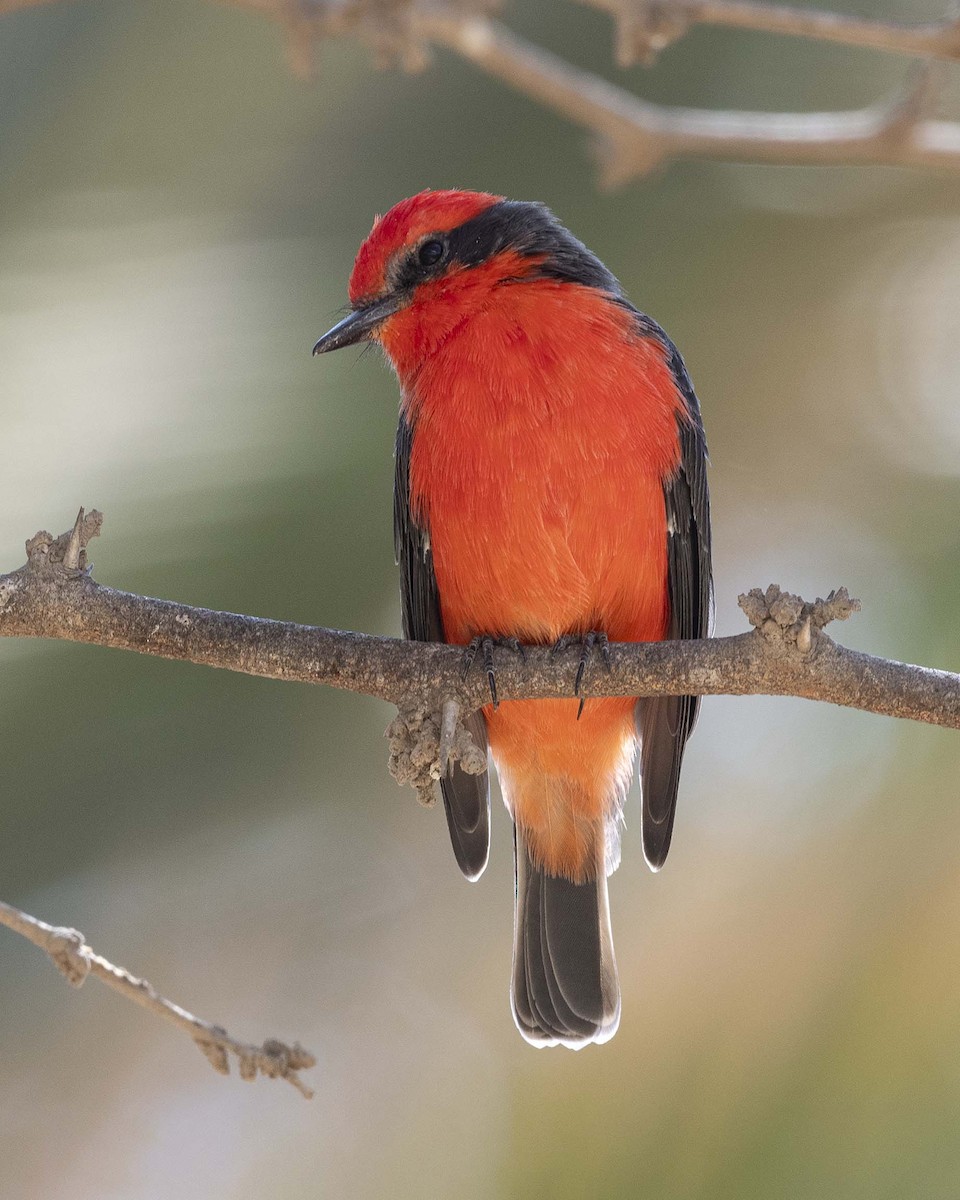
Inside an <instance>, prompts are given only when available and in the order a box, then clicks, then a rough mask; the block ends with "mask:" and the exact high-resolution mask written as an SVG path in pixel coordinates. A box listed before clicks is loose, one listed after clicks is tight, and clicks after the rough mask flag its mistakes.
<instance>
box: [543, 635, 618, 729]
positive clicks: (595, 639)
mask: <svg viewBox="0 0 960 1200" xmlns="http://www.w3.org/2000/svg"><path fill="white" fill-rule="evenodd" d="M572 645H579V646H580V659H579V661H578V663H577V674H576V677H575V679H574V681H573V694H574V695H575V696H579V697H580V707H579V708H578V709H577V720H578V721H579V720H580V718H581V716H582V715H583V706H584V704H586V697H585V696H584V695H582V694H581V690H580V689H581V687H582V685H583V676H584V672H585V671H586V669H587V663H588V661H589V659H590V654H591V652H592V651H593V649H594V647H596V649H597V650H599V651H600V658H601V660H602V661H603V665H604V666H605V667H606V668H607V670H608V671H609V670H611V664H610V639H609V638H608V637H607V635H606V634H605V633H603V632H602V631H601V630H598V629H591V630H588V631H587V632H586V633H583V634H570V633H566V634H564V635H563V636H562V637H559V638H557V640H556V642H555V643H554V647H553V653H554V654H556V653H557V651H559V650H566V648H567V647H568V646H572Z"/></svg>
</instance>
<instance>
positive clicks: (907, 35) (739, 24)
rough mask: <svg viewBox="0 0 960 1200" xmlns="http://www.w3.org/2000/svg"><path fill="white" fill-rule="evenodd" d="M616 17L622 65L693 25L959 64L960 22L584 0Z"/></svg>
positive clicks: (710, 0) (751, 1)
mask: <svg viewBox="0 0 960 1200" xmlns="http://www.w3.org/2000/svg"><path fill="white" fill-rule="evenodd" d="M580 3H581V4H588V5H590V6H591V7H592V8H599V9H603V10H604V11H605V12H608V13H610V14H611V16H613V18H614V20H615V22H616V26H617V60H618V62H619V63H620V65H621V66H625V67H626V66H631V65H632V64H633V63H634V62H637V61H640V62H650V61H651V59H652V58H653V57H654V56H655V55H656V54H657V53H659V52H660V51H661V50H663V49H665V48H666V47H667V46H669V45H670V44H671V43H672V42H675V41H676V40H677V39H678V38H680V37H682V36H683V35H684V34H685V33H686V32H687V31H688V30H689V29H690V28H691V27H692V26H694V25H724V26H727V27H728V28H732V29H749V30H753V31H754V32H756V33H776V34H781V35H783V36H786V37H802V38H811V39H813V40H815V41H820V42H834V43H838V44H840V45H843V46H861V47H863V48H864V49H868V50H886V51H890V52H891V53H893V54H906V55H912V56H915V57H918V58H938V59H946V60H947V61H957V60H960V20H958V19H957V17H955V16H950V17H945V18H944V19H943V20H941V21H921V22H913V21H892V20H877V19H875V18H871V17H859V16H852V15H849V14H847V13H834V12H824V11H823V10H822V9H816V8H797V7H795V6H794V5H790V4H761V3H757V2H756V0H580Z"/></svg>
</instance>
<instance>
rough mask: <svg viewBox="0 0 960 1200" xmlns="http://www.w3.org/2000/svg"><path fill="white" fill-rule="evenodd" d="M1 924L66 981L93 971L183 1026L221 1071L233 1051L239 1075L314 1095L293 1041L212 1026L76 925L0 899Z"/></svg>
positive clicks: (309, 1063) (226, 1070)
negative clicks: (52, 921)
mask: <svg viewBox="0 0 960 1200" xmlns="http://www.w3.org/2000/svg"><path fill="white" fill-rule="evenodd" d="M0 925H6V927H7V928H8V929H12V930H13V932H14V933H19V934H20V935H21V936H22V937H25V938H26V939H27V940H28V941H30V942H33V944H34V945H35V946H38V947H39V948H40V949H41V950H43V951H44V952H45V953H46V954H47V955H48V956H49V958H50V960H51V962H52V963H53V964H54V966H55V967H56V968H57V970H59V971H60V972H61V973H62V974H63V975H64V976H65V977H66V979H67V982H68V983H70V984H71V986H73V987H80V986H81V985H82V984H83V982H84V981H85V980H86V978H87V976H88V975H94V976H96V978H97V979H99V980H101V982H103V983H105V984H106V985H107V987H110V988H113V990H114V991H115V992H119V993H120V995H121V996H124V997H125V998H126V999H127V1000H132V1001H133V1002H134V1003H135V1004H139V1005H141V1006H142V1007H143V1008H146V1009H148V1010H149V1011H150V1012H152V1013H155V1014H156V1015H157V1016H158V1017H162V1018H163V1019H164V1020H165V1021H169V1022H170V1023H171V1024H172V1025H176V1026H177V1028H178V1029H182V1030H183V1031H184V1032H185V1033H187V1034H189V1035H190V1037H191V1038H192V1039H193V1041H194V1042H195V1043H196V1044H197V1046H199V1048H200V1049H201V1050H202V1051H203V1054H204V1055H205V1056H206V1058H207V1060H208V1061H209V1062H210V1064H211V1065H212V1066H213V1068H214V1070H216V1071H219V1072H220V1074H221V1075H229V1074H230V1055H231V1054H233V1055H235V1056H236V1058H237V1062H238V1066H239V1073H240V1078H241V1079H246V1080H253V1079H256V1078H257V1076H258V1075H264V1076H266V1077H267V1078H268V1079H286V1080H287V1082H288V1083H290V1084H292V1085H293V1086H294V1087H295V1088H296V1089H297V1091H298V1092H299V1093H300V1094H301V1095H302V1096H303V1097H304V1098H305V1099H307V1100H309V1099H311V1098H312V1097H313V1092H312V1091H311V1089H310V1088H308V1087H307V1085H306V1084H305V1083H304V1082H303V1080H302V1079H301V1078H300V1075H299V1072H300V1071H303V1070H306V1069H307V1068H308V1067H314V1066H316V1059H315V1058H314V1056H313V1055H312V1054H311V1053H310V1052H309V1051H308V1050H304V1049H303V1047H302V1046H301V1045H300V1044H299V1043H298V1042H295V1043H294V1044H293V1045H292V1046H288V1045H286V1044H285V1043H284V1042H278V1041H276V1040H274V1039H272V1038H270V1039H268V1040H267V1041H265V1042H264V1043H263V1045H262V1046H251V1045H248V1044H247V1043H246V1042H238V1041H237V1040H236V1038H233V1037H231V1036H230V1034H228V1033H227V1031H226V1030H225V1029H222V1028H221V1027H220V1026H219V1025H211V1024H210V1022H209V1021H204V1020H202V1019H201V1018H200V1017H195V1016H194V1015H193V1013H189V1012H187V1010H186V1009H185V1008H181V1007H180V1005H179V1004H174V1003H173V1001H171V1000H167V999H166V998H165V997H164V996H161V995H160V993H159V992H158V991H157V990H156V989H155V988H154V987H153V986H152V984H150V983H148V982H147V980H145V979H138V978H137V977H136V975H131V974H130V972H129V971H126V970H124V968H123V967H116V966H114V965H113V963H111V962H108V961H107V960H106V959H105V958H102V957H101V956H100V955H99V954H96V953H94V951H93V950H91V949H90V947H89V946H88V945H87V943H86V939H85V938H84V936H83V934H82V933H79V932H78V931H77V930H76V929H67V928H64V927H62V926H56V925H48V924H47V923H46V921H38V920H37V918H36V917H31V916H28V915H27V914H26V913H24V912H21V911H20V910H19V909H18V908H14V907H13V906H12V905H9V904H4V903H3V902H2V901H0Z"/></svg>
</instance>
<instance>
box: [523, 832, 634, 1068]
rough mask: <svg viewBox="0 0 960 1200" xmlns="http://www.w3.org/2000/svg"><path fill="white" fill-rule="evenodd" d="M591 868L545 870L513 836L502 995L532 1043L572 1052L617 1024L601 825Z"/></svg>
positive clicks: (617, 1002)
mask: <svg viewBox="0 0 960 1200" xmlns="http://www.w3.org/2000/svg"><path fill="white" fill-rule="evenodd" d="M596 828H597V835H596V841H597V843H598V844H597V845H596V847H595V853H594V854H593V856H592V861H593V864H594V865H595V869H592V870H590V871H589V872H588V873H587V875H588V877H587V878H585V879H584V880H583V881H581V882H575V881H573V880H571V879H567V878H564V877H563V876H560V875H553V874H550V873H549V872H548V871H547V870H545V868H544V867H543V866H542V865H540V864H538V863H537V862H536V861H535V859H534V858H533V857H532V856H531V853H530V847H529V844H528V840H527V837H526V835H525V833H524V830H523V828H522V827H521V826H517V827H516V829H515V834H514V852H515V861H516V881H517V893H516V909H515V918H514V927H513V981H512V984H511V988H510V1001H511V1004H512V1006H513V1017H514V1020H515V1021H516V1023H517V1028H518V1029H519V1030H520V1032H521V1033H522V1034H523V1036H524V1038H526V1040H527V1041H528V1042H530V1043H531V1044H532V1045H534V1046H556V1045H562V1046H569V1047H570V1048H571V1049H574V1050H579V1049H580V1047H581V1046H586V1045H588V1044H589V1043H590V1042H605V1041H607V1040H608V1039H609V1038H611V1037H613V1035H614V1034H615V1033H616V1031H617V1026H618V1025H619V1023H620V984H619V981H618V979H617V964H616V962H615V960H614V957H613V935H612V933H611V930H610V909H609V905H608V902H607V873H606V870H605V863H604V845H603V841H604V837H603V829H602V824H601V823H600V822H598V823H597V826H596Z"/></svg>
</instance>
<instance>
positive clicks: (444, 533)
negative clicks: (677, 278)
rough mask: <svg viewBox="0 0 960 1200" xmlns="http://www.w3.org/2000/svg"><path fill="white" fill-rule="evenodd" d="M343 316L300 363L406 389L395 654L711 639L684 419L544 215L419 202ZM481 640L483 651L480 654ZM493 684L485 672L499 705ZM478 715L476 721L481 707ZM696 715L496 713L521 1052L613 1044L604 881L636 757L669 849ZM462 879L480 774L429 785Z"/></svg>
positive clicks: (482, 719) (476, 828)
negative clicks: (382, 358) (351, 365)
mask: <svg viewBox="0 0 960 1200" xmlns="http://www.w3.org/2000/svg"><path fill="white" fill-rule="evenodd" d="M349 293H350V302H351V306H352V308H351V312H350V314H349V315H348V316H347V317H345V318H344V319H343V320H342V321H340V322H339V324H337V325H335V326H334V327H333V328H332V329H331V330H330V331H329V332H328V333H326V334H325V335H324V336H323V337H322V338H321V339H320V340H319V341H318V342H317V344H316V346H315V347H314V353H315V354H320V353H324V352H325V351H328V350H336V349H339V348H340V347H341V346H350V345H353V344H354V343H357V342H361V341H366V340H371V339H372V340H374V341H376V342H379V344H380V345H381V347H382V348H383V350H384V351H385V352H386V355H387V358H388V359H389V360H390V362H391V364H392V365H393V368H394V370H395V371H396V374H397V377H398V379H399V381H400V389H401V404H400V425H399V429H398V432H397V444H396V491H395V502H394V525H395V535H396V550H397V558H398V561H399V564H400V572H401V599H402V610H403V629H404V634H405V635H406V636H407V637H408V638H412V639H415V640H418V641H445V642H451V643H458V644H462V645H464V646H471V644H472V653H476V651H477V647H478V646H479V647H480V649H482V651H483V660H484V661H485V662H486V663H487V665H488V667H489V666H490V663H491V660H492V650H491V646H492V645H493V644H494V643H495V642H498V641H500V642H507V643H509V644H510V645H513V646H514V647H516V646H517V644H518V643H528V644H529V643H540V644H554V643H557V642H563V643H566V642H569V641H570V640H576V641H579V642H580V643H581V644H582V647H583V651H582V657H581V667H580V670H579V671H578V680H577V688H576V689H575V690H576V691H579V678H580V676H581V675H582V668H583V663H584V662H585V661H586V656H587V654H588V653H590V652H591V648H593V650H594V652H597V653H603V652H604V651H605V649H606V640H607V639H608V638H609V639H610V640H611V641H622V642H641V641H658V640H661V639H663V638H698V637H701V636H704V635H705V634H706V633H707V624H708V620H709V609H710V587H711V585H710V509H709V499H708V495H707V480H706V463H707V450H706V443H705V440H704V433H703V426H702V423H701V419H700V409H699V405H698V403H697V398H696V395H695V394H694V391H693V386H692V384H691V382H690V377H689V375H688V374H687V371H686V368H685V366H684V364H683V359H682V358H681V357H680V354H679V352H678V351H677V349H676V347H675V346H674V345H673V343H672V342H671V341H670V339H669V338H668V337H667V335H666V334H665V333H664V332H663V330H662V329H661V328H660V327H659V325H657V324H656V323H655V322H654V321H652V320H651V319H650V318H649V317H647V316H644V315H643V313H640V312H638V311H637V309H635V308H634V307H633V306H632V305H631V304H630V302H629V301H628V300H627V298H626V297H625V295H624V293H623V290H622V288H621V286H620V284H619V283H618V282H617V280H616V279H615V278H614V277H613V275H612V274H611V273H610V272H609V271H608V270H607V268H606V267H605V266H604V265H603V263H601V262H600V260H599V259H598V258H596V257H595V256H594V255H593V254H591V253H590V251H589V250H587V248H586V247H585V246H584V245H583V244H582V243H581V242H579V241H578V240H577V239H576V238H575V237H574V236H573V235H572V234H571V233H570V232H568V230H566V229H565V228H564V227H563V225H561V224H560V222H559V221H558V220H557V218H556V217H555V216H554V215H553V213H551V212H550V210H549V209H547V208H546V207H544V206H543V205H541V204H532V203H523V202H519V201H515V200H506V199H504V198H503V197H501V196H493V195H488V194H485V193H482V192H466V191H426V192H421V193H420V194H419V195H417V196H413V197H411V198H410V199H407V200H402V201H401V202H400V203H399V204H397V205H396V206H395V207H394V208H392V209H391V210H390V211H389V212H388V213H387V214H386V215H385V216H383V217H379V218H377V220H376V221H375V222H374V226H373V229H372V231H371V232H370V235H369V236H368V237H367V239H366V241H365V242H364V243H363V245H362V246H361V247H360V250H359V253H358V254H357V258H356V262H355V264H354V267H353V273H352V275H351V277H350V289H349ZM478 639H479V640H478ZM492 683H493V676H492V671H491V684H492ZM495 699H496V697H495V694H494V696H493V700H494V701H495ZM698 706H699V698H698V697H696V696H681V697H662V698H656V699H641V700H637V699H629V698H627V699H600V698H597V699H590V700H588V701H587V702H586V704H585V706H584V705H583V704H582V702H581V701H579V700H578V699H577V698H576V696H575V695H574V696H572V697H571V698H570V699H565V700H521V701H505V702H504V703H503V704H500V705H499V706H498V705H497V704H496V703H495V702H492V703H490V704H488V705H487V706H486V707H485V708H484V709H483V710H482V712H480V713H477V714H475V715H474V716H473V717H471V718H470V721H469V728H470V730H471V732H472V733H473V736H474V739H475V740H476V741H477V743H478V744H479V745H480V746H481V747H486V746H487V744H488V743H489V748H490V751H491V752H492V754H493V758H494V761H495V762H496V765H497V770H498V773H499V776H500V782H501V786H502V790H503V794H504V798H505V800H506V804H507V807H508V809H509V811H510V813H511V815H512V817H513V821H514V825H515V837H514V844H515V858H516V910H515V911H516V917H515V923H514V949H513V980H512V986H511V1002H512V1006H513V1013H514V1018H515V1020H516V1023H517V1026H518V1027H519V1029H520V1032H521V1033H522V1034H523V1036H524V1037H525V1038H526V1039H527V1041H529V1042H532V1043H533V1044H535V1045H541V1046H542V1045H556V1044H558V1043H559V1044H562V1045H565V1046H571V1047H575V1048H578V1047H580V1046H583V1045H586V1044H587V1043H590V1042H603V1041H606V1040H607V1039H609V1038H610V1037H612V1036H613V1034H614V1032H615V1031H616V1028H617V1025H618V1023H619V1019H620V988H619V982H618V978H617V967H616V963H615V961H614V955H613V942H612V935H611V930H610V915H609V908H608V902H607V876H608V875H609V874H610V873H611V872H612V871H613V870H614V869H615V868H616V867H617V865H618V863H619V859H620V826H621V823H622V808H623V801H624V795H625V793H626V791H627V788H628V786H629V781H630V777H631V772H632V766H633V762H634V759H635V758H636V755H637V752H638V749H639V756H640V783H641V790H642V797H643V808H642V817H641V834H642V840H643V848H644V853H645V856H646V859H647V862H648V863H649V864H650V866H651V867H652V868H653V869H654V870H657V869H659V868H660V867H661V866H662V865H663V862H664V859H665V858H666V855H667V850H668V848H669V846H670V837H671V833H672V831H673V818H674V809H675V805H676V799H677V784H678V779H679V774H680V761H681V758H682V756H683V749H684V745H685V744H686V741H687V738H688V737H689V735H690V732H691V730H692V729H693V726H694V722H695V721H696V717H697V710H698ZM441 790H442V794H443V801H444V806H445V809H446V814H447V822H448V825H449V830H450V837H451V840H452V842H453V849H454V853H455V855H456V858H457V862H458V863H459V865H460V868H461V870H462V871H463V873H464V875H466V877H467V878H468V879H476V878H477V877H478V876H479V875H480V874H481V872H482V871H483V869H484V867H485V866H486V862H487V855H488V852H489V828H490V801H489V786H488V781H487V776H486V774H483V775H481V776H477V775H468V774H466V773H464V772H462V771H461V770H460V769H459V768H457V767H456V766H454V768H453V770H452V774H451V775H450V776H449V777H448V778H446V779H443V780H442V781H441Z"/></svg>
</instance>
